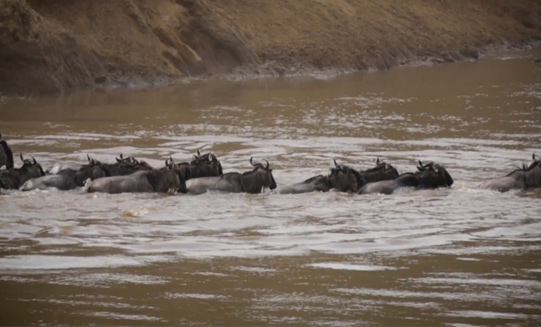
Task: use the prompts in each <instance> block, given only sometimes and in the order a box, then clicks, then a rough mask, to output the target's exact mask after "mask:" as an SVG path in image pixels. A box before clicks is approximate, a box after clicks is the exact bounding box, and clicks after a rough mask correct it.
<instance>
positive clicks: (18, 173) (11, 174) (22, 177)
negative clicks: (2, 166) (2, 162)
mask: <svg viewBox="0 0 541 327" xmlns="http://www.w3.org/2000/svg"><path fill="white" fill-rule="evenodd" d="M20 157H21V161H22V162H23V165H22V167H21V168H12V169H8V170H2V171H0V188H3V189H9V190H16V189H18V188H19V187H20V186H21V185H22V184H24V183H25V182H26V181H27V180H29V179H31V178H36V177H40V176H43V175H45V172H44V171H43V169H42V168H41V165H40V164H39V163H38V162H37V161H36V159H34V157H32V160H30V159H24V158H23V154H22V153H21V154H20Z"/></svg>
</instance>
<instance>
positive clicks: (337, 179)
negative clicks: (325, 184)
mask: <svg viewBox="0 0 541 327" xmlns="http://www.w3.org/2000/svg"><path fill="white" fill-rule="evenodd" d="M334 166H335V168H331V173H330V174H329V181H330V183H331V185H332V187H333V188H334V189H336V190H338V191H340V192H353V193H356V192H358V191H359V189H360V188H361V187H362V186H363V185H365V184H366V181H365V180H364V178H363V177H362V176H361V174H359V172H358V171H356V170H355V169H353V168H350V167H348V166H346V165H341V164H340V165H339V164H338V163H337V162H336V160H334Z"/></svg>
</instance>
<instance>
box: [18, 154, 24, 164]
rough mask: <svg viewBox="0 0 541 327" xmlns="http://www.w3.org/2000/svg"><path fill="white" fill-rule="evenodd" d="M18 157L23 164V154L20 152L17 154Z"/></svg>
mask: <svg viewBox="0 0 541 327" xmlns="http://www.w3.org/2000/svg"><path fill="white" fill-rule="evenodd" d="M19 157H21V161H22V162H24V158H23V154H22V152H21V153H19Z"/></svg>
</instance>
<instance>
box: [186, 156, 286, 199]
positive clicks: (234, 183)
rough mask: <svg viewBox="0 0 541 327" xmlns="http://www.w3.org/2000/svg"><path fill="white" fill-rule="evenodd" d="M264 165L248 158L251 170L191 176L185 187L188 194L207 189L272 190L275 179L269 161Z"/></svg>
mask: <svg viewBox="0 0 541 327" xmlns="http://www.w3.org/2000/svg"><path fill="white" fill-rule="evenodd" d="M265 162H266V165H263V164H262V163H259V162H258V163H254V162H253V158H250V164H251V165H252V166H253V167H254V169H253V170H252V171H249V172H245V173H242V174H241V173H236V172H234V173H226V174H223V175H222V176H213V177H200V178H192V179H190V180H188V181H186V188H187V190H188V193H190V194H202V193H206V192H207V191H220V192H231V193H241V192H245V193H261V191H262V190H263V189H265V188H269V189H271V190H274V189H275V188H276V181H275V180H274V177H273V176H272V169H270V168H269V162H268V161H266V160H265Z"/></svg>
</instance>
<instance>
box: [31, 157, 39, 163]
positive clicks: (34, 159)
mask: <svg viewBox="0 0 541 327" xmlns="http://www.w3.org/2000/svg"><path fill="white" fill-rule="evenodd" d="M30 158H32V160H33V161H34V162H33V163H32V164H33V165H35V164H37V163H38V162H37V161H36V158H34V157H32V156H30Z"/></svg>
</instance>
